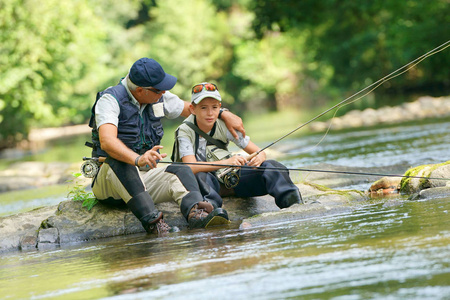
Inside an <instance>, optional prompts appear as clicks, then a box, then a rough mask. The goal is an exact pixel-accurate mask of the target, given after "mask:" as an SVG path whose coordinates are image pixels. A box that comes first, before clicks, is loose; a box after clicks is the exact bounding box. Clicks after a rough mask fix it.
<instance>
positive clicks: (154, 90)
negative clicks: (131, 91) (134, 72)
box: [143, 87, 164, 94]
mask: <svg viewBox="0 0 450 300" xmlns="http://www.w3.org/2000/svg"><path fill="white" fill-rule="evenodd" d="M143 89H144V90H149V91H152V92H153V93H155V94H161V93H162V92H164V90H158V89H155V88H152V87H148V88H147V87H143Z"/></svg>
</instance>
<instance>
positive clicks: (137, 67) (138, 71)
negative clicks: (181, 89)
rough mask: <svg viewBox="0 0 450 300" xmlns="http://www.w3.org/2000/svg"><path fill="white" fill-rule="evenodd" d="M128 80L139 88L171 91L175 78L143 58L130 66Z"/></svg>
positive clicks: (154, 61)
mask: <svg viewBox="0 0 450 300" xmlns="http://www.w3.org/2000/svg"><path fill="white" fill-rule="evenodd" d="M129 78H130V80H131V82H133V83H134V84H135V85H137V86H140V87H154V88H155V89H158V90H161V91H167V90H170V89H172V88H173V87H174V86H175V84H176V83H177V78H176V77H175V76H172V75H170V74H167V73H166V72H164V70H163V68H162V67H161V65H160V64H159V63H158V62H157V61H156V60H154V59H152V58H147V57H143V58H141V59H139V60H137V61H136V62H135V63H134V64H133V66H131V69H130V73H129Z"/></svg>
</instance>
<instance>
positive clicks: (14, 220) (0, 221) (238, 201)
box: [0, 183, 368, 251]
mask: <svg viewBox="0 0 450 300" xmlns="http://www.w3.org/2000/svg"><path fill="white" fill-rule="evenodd" d="M298 186H299V188H300V190H301V192H302V197H303V199H304V201H305V203H306V204H305V205H294V206H296V207H297V208H295V209H294V208H292V209H291V210H290V211H291V212H294V213H293V214H290V218H307V217H309V216H308V215H310V216H316V215H317V213H318V212H319V211H320V213H321V214H323V213H327V214H328V213H330V212H338V211H343V210H347V209H348V206H351V203H353V202H355V201H362V200H367V199H368V197H367V196H366V195H364V193H362V192H358V191H337V190H332V189H329V188H326V187H323V186H318V185H314V184H311V183H302V184H298ZM310 206H314V208H312V209H311V208H307V207H310ZM157 207H158V209H160V210H161V211H162V212H163V213H164V220H165V221H166V222H167V223H168V224H169V225H170V226H171V227H174V228H176V230H178V229H187V227H188V224H187V222H186V220H185V219H184V217H183V216H182V215H181V213H180V210H179V207H178V206H177V205H176V204H175V203H174V202H173V203H172V202H171V203H161V204H157ZM319 207H320V209H319ZM224 208H225V209H226V210H227V211H228V214H229V216H230V220H231V221H232V223H236V222H239V223H242V225H241V227H242V228H248V227H251V226H253V225H254V222H253V221H251V222H248V221H247V222H245V221H244V222H242V220H247V219H248V218H249V217H250V216H254V215H264V214H267V213H270V214H272V217H271V218H270V219H266V220H265V221H261V222H271V220H272V221H275V220H277V221H280V220H284V219H285V216H284V215H283V214H280V215H278V216H277V213H280V212H284V211H288V210H287V209H283V210H281V211H280V209H279V208H278V207H277V206H276V205H275V201H274V199H273V197H271V196H268V195H267V196H263V197H254V198H244V199H243V198H235V197H227V198H225V199H224ZM304 214H306V215H304ZM252 220H253V218H252ZM136 233H145V230H144V228H143V227H142V225H141V223H140V222H139V220H138V219H137V218H136V217H135V216H134V215H133V214H132V213H131V212H130V210H129V209H128V208H127V207H126V206H125V205H124V206H123V207H119V208H118V207H111V206H106V205H102V204H97V205H95V206H94V207H93V208H92V210H90V211H88V210H87V209H86V208H84V207H82V202H81V201H71V200H68V201H63V202H61V203H60V204H59V205H58V206H53V207H49V208H41V209H37V210H34V211H30V212H27V213H22V214H17V215H13V216H8V217H3V218H0V236H2V239H1V241H0V251H7V250H20V249H21V250H32V249H41V248H45V249H47V248H49V247H50V248H51V247H58V246H60V245H63V244H68V243H74V242H82V241H89V240H95V239H100V238H106V237H114V236H118V235H126V234H136ZM154 236H155V237H156V234H155V235H154Z"/></svg>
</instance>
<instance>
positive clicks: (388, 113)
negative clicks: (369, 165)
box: [309, 96, 450, 132]
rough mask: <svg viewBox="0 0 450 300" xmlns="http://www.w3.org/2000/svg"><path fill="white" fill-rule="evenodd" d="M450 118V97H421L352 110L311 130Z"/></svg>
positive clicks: (312, 127)
mask: <svg viewBox="0 0 450 300" xmlns="http://www.w3.org/2000/svg"><path fill="white" fill-rule="evenodd" d="M449 116H450V96H447V97H437V98H433V97H429V96H427V97H420V98H419V99H417V100H416V101H414V102H406V103H403V104H401V105H398V106H386V107H382V108H379V109H373V108H367V109H365V110H362V111H361V110H352V111H350V112H348V113H347V114H345V115H343V116H341V117H336V118H333V119H331V120H329V121H326V122H314V123H312V124H311V125H310V126H309V128H310V130H311V131H313V132H322V131H326V130H327V129H328V128H331V129H333V130H342V129H347V128H361V127H370V126H376V125H385V124H400V123H405V122H410V121H418V120H425V119H431V118H433V119H440V118H445V117H449Z"/></svg>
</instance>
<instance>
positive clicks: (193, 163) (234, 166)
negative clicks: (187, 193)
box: [158, 161, 450, 181]
mask: <svg viewBox="0 0 450 300" xmlns="http://www.w3.org/2000/svg"><path fill="white" fill-rule="evenodd" d="M158 163H162V164H174V165H202V166H214V167H221V168H242V169H251V170H255V171H256V170H259V171H265V170H277V171H281V172H289V171H301V172H319V173H336V174H345V175H363V176H380V177H403V178H417V179H433V180H446V181H450V178H437V177H425V176H410V175H398V174H381V173H370V172H352V171H332V170H317V169H305V168H277V167H261V166H259V167H255V166H246V165H243V166H239V165H226V164H214V163H205V162H170V161H159V162H158Z"/></svg>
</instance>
